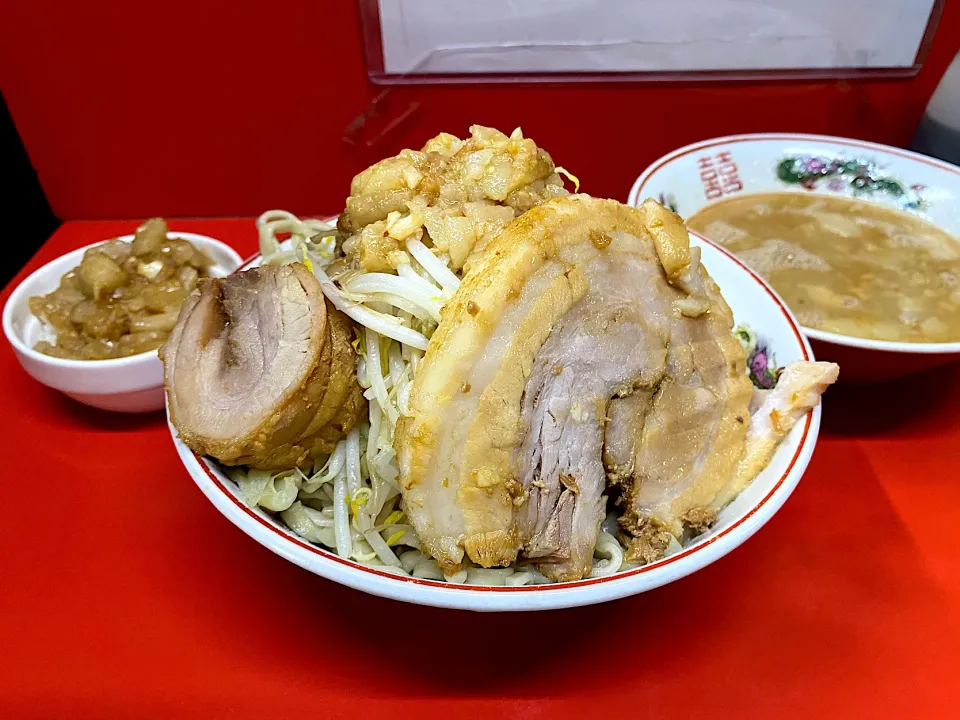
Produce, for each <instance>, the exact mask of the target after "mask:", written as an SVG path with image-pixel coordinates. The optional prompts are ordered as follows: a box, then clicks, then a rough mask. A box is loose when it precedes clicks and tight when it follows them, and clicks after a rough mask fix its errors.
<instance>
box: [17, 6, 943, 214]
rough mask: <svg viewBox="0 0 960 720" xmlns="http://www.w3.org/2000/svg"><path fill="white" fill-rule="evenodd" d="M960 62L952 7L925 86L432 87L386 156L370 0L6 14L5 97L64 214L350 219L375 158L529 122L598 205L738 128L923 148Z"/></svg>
mask: <svg viewBox="0 0 960 720" xmlns="http://www.w3.org/2000/svg"><path fill="white" fill-rule="evenodd" d="M958 48H960V0H947V2H946V6H945V9H944V14H943V18H942V20H941V23H940V28H939V30H938V32H937V35H936V38H935V40H934V44H933V47H932V49H931V52H930V55H929V57H928V59H927V62H926V65H925V66H924V68H923V70H922V71H921V73H920V75H919V76H918V77H916V78H913V79H909V80H882V81H881V80H871V81H861V82H829V83H815V84H811V83H804V84H798V83H788V84H783V83H781V84H774V83H762V84H740V85H718V86H714V87H690V86H672V87H671V86H664V85H661V86H652V85H648V86H644V85H635V86H632V87H628V86H594V87H577V86H567V87H526V88H521V87H503V86H487V87H460V88H455V87H425V88H415V89H414V88H399V89H393V90H391V91H390V96H389V98H390V103H391V104H394V105H395V106H396V107H398V108H399V110H400V111H403V110H404V109H407V108H409V107H410V106H412V105H417V107H416V110H415V111H414V113H413V115H412V116H411V117H410V119H409V121H408V122H407V123H406V124H405V125H403V126H401V127H400V128H399V130H397V131H396V132H394V133H393V134H391V135H389V136H387V137H386V138H385V139H384V140H383V141H382V142H380V143H379V144H377V145H375V146H374V147H372V148H369V149H365V150H360V149H358V148H357V147H355V146H350V145H348V144H346V143H345V142H344V140H343V138H344V131H345V129H346V128H347V126H348V125H349V124H350V123H351V121H352V120H353V119H354V118H355V117H356V116H357V115H359V114H360V113H362V112H363V111H364V110H365V109H366V108H367V106H368V103H369V102H370V100H371V99H372V98H374V97H375V96H376V95H378V94H379V93H380V92H381V91H382V88H377V87H374V86H372V85H369V84H368V83H367V81H366V75H365V71H364V67H363V59H362V57H361V52H360V43H359V30H358V22H357V17H356V5H355V3H354V2H352V1H351V0H311V1H310V2H307V1H305V0H273V1H272V2H264V3H257V4H254V3H245V4H244V3H228V2H210V1H209V0H190V1H185V0H167V1H166V2H163V3H138V2H130V1H129V0H127V1H125V2H121V1H120V0H89V1H88V2H73V3H64V2H53V1H51V0H30V1H29V2H16V1H15V0H0V73H2V75H0V87H2V90H3V93H4V95H5V96H6V99H7V102H8V104H9V107H10V111H11V113H12V115H13V118H14V121H15V122H16V124H17V127H18V128H19V130H20V133H21V135H22V137H23V139H24V142H25V144H26V147H27V151H28V152H29V154H30V157H31V159H32V160H33V163H34V166H35V167H36V169H37V171H38V173H39V175H40V180H41V183H42V184H43V187H44V189H45V190H46V192H47V195H48V197H49V199H50V202H51V204H52V205H53V208H54V211H55V212H56V213H57V214H58V216H60V217H61V218H62V219H77V218H114V217H126V218H139V217H143V216H146V215H155V214H162V215H168V216H191V215H198V216H208V215H255V214H258V213H259V212H260V211H262V210H264V209H267V208H270V207H274V206H280V207H285V208H288V209H290V210H293V211H295V212H301V213H307V212H310V213H321V212H336V211H338V210H339V209H340V208H341V207H342V203H343V199H344V197H345V196H346V194H347V191H348V187H349V180H350V177H351V176H352V175H353V174H354V173H355V172H357V171H358V170H360V169H362V168H363V167H364V166H365V165H366V164H368V163H369V162H370V161H371V160H372V159H376V158H377V157H380V156H384V155H387V154H392V153H394V152H396V151H397V150H399V149H400V148H402V147H404V146H408V145H417V146H419V145H420V144H421V143H422V142H423V141H424V140H425V139H426V138H427V137H429V136H431V135H433V134H435V133H437V132H439V131H441V130H446V131H450V132H454V133H458V134H460V135H463V134H465V133H466V131H467V127H468V126H469V125H470V124H472V123H484V124H487V125H494V126H497V127H500V128H501V129H503V130H510V129H511V128H513V127H514V126H517V125H520V126H522V127H523V129H524V131H525V132H526V133H527V134H528V135H529V136H531V137H533V138H534V139H535V140H536V141H537V142H538V143H539V144H541V145H543V146H544V147H546V148H547V149H548V150H549V151H550V152H551V153H552V154H553V156H554V159H555V160H556V161H557V162H558V163H559V164H562V165H564V166H566V167H567V168H569V169H570V170H571V171H572V172H575V173H576V174H578V175H579V176H580V179H581V180H582V182H583V188H584V190H585V191H587V192H590V193H592V194H595V195H607V196H611V197H616V198H625V197H626V194H627V191H628V190H629V188H630V185H631V183H632V181H633V179H634V178H635V177H636V176H637V175H638V174H639V172H640V171H641V170H642V169H643V168H644V167H645V166H646V165H647V164H648V163H650V162H651V161H652V160H654V159H656V158H657V157H658V156H660V155H661V154H663V153H664V152H667V151H669V150H671V149H673V148H675V147H677V146H679V145H683V144H686V143H688V142H692V141H694V140H699V139H703V138H707V137H710V136H714V135H722V134H727V133H736V132H751V131H805V132H817V133H829V134H837V135H849V136H854V137H859V138H864V139H869V140H878V141H881V142H888V143H894V144H904V143H906V142H908V141H909V139H910V137H911V135H912V133H913V129H914V127H915V126H916V123H917V121H918V119H919V117H920V115H921V113H922V111H923V107H924V105H925V104H926V101H927V99H928V97H929V95H930V93H931V92H932V91H933V89H934V88H935V86H936V83H937V81H938V79H939V77H940V75H941V74H942V73H943V71H944V70H945V69H946V66H947V65H948V64H949V62H950V60H951V59H952V58H953V55H954V54H955V53H956V52H957V50H958Z"/></svg>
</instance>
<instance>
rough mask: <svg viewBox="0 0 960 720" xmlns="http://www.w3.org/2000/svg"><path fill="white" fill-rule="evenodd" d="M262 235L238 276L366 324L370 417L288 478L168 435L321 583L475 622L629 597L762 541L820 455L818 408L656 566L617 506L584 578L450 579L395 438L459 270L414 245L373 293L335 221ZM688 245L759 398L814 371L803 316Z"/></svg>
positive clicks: (493, 574)
mask: <svg viewBox="0 0 960 720" xmlns="http://www.w3.org/2000/svg"><path fill="white" fill-rule="evenodd" d="M258 228H259V231H260V234H261V247H262V249H263V250H264V254H263V255H261V256H260V257H257V258H255V259H253V260H252V261H250V262H249V263H248V264H247V265H246V266H245V268H243V269H248V268H254V267H259V266H262V265H264V264H265V263H272V264H282V263H287V262H293V261H297V260H300V261H302V260H307V261H308V264H309V266H310V267H311V270H312V271H313V273H315V274H316V275H317V277H318V278H319V279H320V281H321V283H324V286H325V288H324V289H325V292H327V293H329V294H328V298H329V297H330V296H332V297H333V303H334V304H335V305H337V306H338V307H339V308H341V309H342V310H343V311H344V312H345V313H348V315H349V316H350V317H351V318H352V319H353V320H354V321H355V322H356V324H357V336H356V338H355V347H357V348H358V349H359V352H358V358H359V363H360V364H361V366H362V367H361V372H360V373H359V377H360V378H361V385H362V386H363V388H364V394H365V396H366V399H367V402H368V415H367V416H366V417H364V418H362V419H361V420H360V421H359V422H357V424H356V425H355V426H354V427H353V428H352V429H351V430H350V432H349V433H347V435H346V437H344V438H343V439H342V440H340V441H339V442H338V443H337V444H336V447H335V448H334V449H333V450H332V452H330V453H328V454H324V455H322V456H321V457H318V458H317V459H316V461H315V462H314V463H313V464H312V465H310V466H309V467H303V466H300V467H297V468H292V469H289V470H281V471H268V470H252V469H249V468H243V467H230V466H227V465H223V464H221V463H219V462H217V461H216V460H214V459H212V458H210V457H204V456H202V454H198V453H196V452H194V450H192V449H191V448H190V447H189V446H188V445H187V444H186V443H184V442H183V441H182V439H180V438H179V437H178V433H177V431H176V429H175V428H174V427H173V426H171V432H172V434H173V437H174V442H175V445H176V449H177V452H178V453H179V455H180V457H181V459H182V461H183V464H184V466H185V468H186V469H187V471H188V472H189V474H190V476H191V477H192V478H193V480H194V481H195V483H196V484H197V485H198V487H199V488H200V490H201V491H202V492H203V493H204V495H205V496H206V497H207V498H208V499H209V500H210V501H211V502H212V503H213V505H214V506H215V507H216V508H217V509H218V510H219V511H220V512H221V513H222V514H223V515H224V516H225V517H226V518H227V519H228V520H229V521H230V522H231V523H233V524H234V525H235V526H237V527H238V528H240V529H241V530H242V531H243V532H244V533H246V534H247V535H248V536H250V537H251V538H253V539H254V540H255V541H256V542H258V543H260V544H261V545H263V546H265V547H267V548H268V549H270V550H271V551H273V552H274V553H276V554H277V555H279V556H281V557H283V558H284V559H286V560H288V561H290V562H293V563H295V564H296V565H299V566H300V567H302V568H304V569H306V570H308V571H310V572H312V573H315V574H317V575H319V576H322V577H324V578H327V579H329V580H332V581H334V582H337V583H340V584H343V585H347V586H349V587H352V588H356V589H358V590H361V591H364V592H368V593H371V594H374V595H378V596H381V597H386V598H392V599H396V600H400V601H405V602H411V603H417V604H423V605H432V606H437V607H445V608H455V609H463V610H473V611H532V610H546V609H554V608H564V607H573V606H579V605H587V604H593V603H599V602H605V601H609V600H613V599H616V598H621V597H625V596H629V595H634V594H637V593H641V592H644V591H647V590H650V589H652V588H656V587H658V586H661V585H664V584H666V583H669V582H672V581H674V580H677V579H679V578H681V577H684V576H686V575H688V574H690V573H692V572H695V571H696V570H698V569H700V568H703V567H705V566H706V565H708V564H710V563H712V562H714V561H715V560H717V559H718V558H720V557H722V556H723V555H725V554H726V553H728V552H730V551H731V550H733V549H734V548H736V547H737V546H738V545H740V544H741V543H743V542H744V541H745V540H747V539H748V538H749V537H750V536H752V535H753V534H754V533H756V532H757V531H758V530H759V529H760V528H761V527H762V526H763V525H764V524H765V523H766V522H767V521H768V520H769V519H770V518H771V517H772V516H773V514H774V513H775V512H777V510H778V509H779V508H780V507H781V506H782V505H783V503H784V502H785V501H786V500H787V498H788V497H789V496H790V494H791V492H792V491H793V489H794V488H795V487H796V485H797V483H798V481H799V480H800V477H801V476H802V475H803V472H804V470H805V468H806V466H807V463H808V462H809V460H810V457H811V455H812V453H813V450H814V446H815V444H816V439H817V433H818V428H819V424H820V412H821V411H820V407H819V406H817V407H815V408H814V409H813V410H812V411H811V412H809V413H807V414H806V415H805V416H804V417H802V419H800V421H799V422H797V424H796V425H795V426H793V427H792V429H791V430H790V431H789V432H788V433H787V434H786V436H785V437H784V438H783V440H782V442H781V443H780V444H779V446H778V448H777V449H776V452H775V453H774V455H773V457H772V459H771V460H770V462H769V463H768V464H767V465H766V466H765V467H764V468H763V470H762V471H761V472H760V473H759V474H758V475H757V476H756V478H755V479H754V480H753V481H752V482H751V483H750V484H749V485H748V486H747V487H746V488H745V489H743V491H742V492H740V493H739V495H738V496H737V497H736V498H735V499H734V500H733V501H732V502H731V503H730V504H728V505H726V506H725V507H724V508H723V509H722V510H721V511H720V512H719V514H718V516H717V518H716V522H715V523H713V524H712V525H711V526H710V527H709V529H707V530H706V531H705V532H703V533H702V534H699V535H697V536H696V537H692V538H681V539H680V541H679V542H677V541H674V542H672V543H671V547H669V548H667V550H666V551H665V552H664V553H663V555H662V557H660V558H659V559H657V560H655V561H652V562H643V561H640V562H631V561H629V560H628V559H627V557H626V553H625V548H624V546H623V544H622V543H621V542H620V541H619V540H618V537H617V531H616V526H617V516H618V513H617V511H616V509H615V508H614V507H613V506H611V507H610V512H609V514H608V516H607V518H606V519H605V520H604V521H603V523H602V527H601V530H600V533H599V537H598V540H597V543H596V548H595V550H594V552H593V559H592V563H591V568H590V569H589V572H588V573H586V575H585V576H584V577H582V578H581V579H579V580H576V581H570V582H553V581H551V580H550V579H549V578H547V577H545V576H544V575H542V574H541V573H540V572H538V571H537V570H536V569H535V568H534V567H533V566H531V565H525V564H522V563H519V564H517V563H515V564H512V565H511V566H509V567H502V568H501V567H493V568H485V567H480V566H478V565H476V564H474V563H471V562H465V563H464V564H463V565H462V567H461V568H460V569H458V570H457V571H456V572H453V573H448V572H445V569H444V568H443V567H442V566H441V565H439V564H438V563H437V562H436V561H435V560H434V559H433V558H431V557H430V555H429V554H427V553H426V552H425V551H424V549H423V548H422V547H421V544H420V542H419V541H418V538H417V535H416V532H415V530H414V528H413V527H412V525H411V522H410V520H409V518H408V517H407V516H406V515H405V514H404V512H403V509H404V507H403V505H402V504H401V493H400V491H399V487H398V476H399V474H400V468H399V466H398V459H397V452H396V450H395V448H394V442H393V440H394V433H395V425H396V421H397V418H402V417H403V416H404V415H405V414H406V413H409V412H410V404H411V399H410V393H411V386H412V384H413V376H414V375H415V372H416V369H417V364H418V363H420V362H422V361H423V350H424V349H425V348H426V346H427V344H428V343H429V341H430V339H431V335H432V333H433V332H435V331H436V327H437V323H436V322H431V321H430V319H431V318H436V319H439V317H440V310H442V309H443V305H444V304H445V303H446V302H449V301H450V298H451V297H452V296H453V295H454V293H455V292H456V290H457V286H458V285H459V283H460V282H461V281H462V278H461V277H460V274H459V273H454V272H452V271H451V270H450V269H449V268H448V267H447V266H446V264H445V263H443V262H437V257H436V256H435V255H434V254H431V253H429V252H425V248H423V247H419V246H418V244H417V243H416V242H410V243H407V245H406V248H405V250H404V251H405V252H406V253H407V254H408V258H405V261H406V262H407V263H408V265H407V267H409V268H410V269H411V270H413V271H414V273H415V275H414V274H409V275H408V274H407V273H402V274H401V275H399V280H403V281H407V282H393V283H392V284H389V285H386V284H381V285H378V284H377V283H378V282H380V283H383V281H384V278H382V277H380V278H377V277H364V275H363V274H357V275H355V276H354V277H352V278H349V279H348V280H347V281H346V282H339V281H338V282H336V283H334V282H333V280H331V278H330V277H329V275H328V272H332V270H331V268H330V263H332V262H333V260H334V252H333V250H334V246H335V243H336V241H337V240H336V235H337V229H336V226H335V223H334V222H333V221H331V220H325V221H324V220H300V219H298V218H296V217H295V216H292V215H290V214H289V213H284V212H280V211H272V212H270V213H265V214H264V215H263V216H262V217H261V218H260V220H259V221H258ZM691 243H692V245H693V246H694V247H696V248H699V252H700V253H701V257H702V262H703V264H704V266H705V267H706V268H707V269H708V270H709V272H710V275H711V277H712V278H713V279H714V280H715V281H716V283H717V284H718V285H719V286H720V287H722V288H723V291H724V297H725V298H726V300H727V302H728V304H729V306H730V308H731V309H732V311H733V314H734V317H735V320H736V322H737V323H738V333H739V335H740V337H741V338H742V339H743V342H744V343H745V346H746V349H747V350H748V352H749V357H750V360H749V365H750V368H751V369H750V373H751V377H752V379H753V380H754V383H755V384H756V385H757V386H758V387H759V386H761V385H762V383H763V382H764V381H765V380H764V378H765V377H768V376H769V377H774V376H775V375H776V367H777V364H781V365H785V364H788V363H791V362H794V361H809V360H812V358H813V355H812V352H811V350H810V346H809V345H808V343H807V341H806V339H805V338H804V336H803V335H802V334H801V332H800V328H799V326H798V324H797V322H796V320H795V319H794V317H793V315H792V314H791V312H790V311H789V310H788V309H787V307H786V306H785V305H784V304H783V302H782V301H781V300H780V298H779V297H778V295H777V294H776V293H775V292H774V291H773V290H772V289H771V288H770V287H769V286H768V285H767V284H766V283H765V282H764V281H763V280H762V279H761V278H760V277H759V276H758V275H757V274H755V273H754V272H753V271H751V270H750V269H749V268H748V267H747V266H746V265H745V264H743V263H742V262H741V261H739V260H738V259H736V258H735V257H734V256H733V255H732V254H730V253H729V252H728V251H726V250H725V249H723V248H722V247H719V246H716V245H714V244H712V243H711V242H709V241H707V240H703V239H700V238H696V237H694V238H692V239H691ZM368 275H374V274H373V273H369V274H368ZM404 275H406V277H404ZM375 293H379V295H378V296H377V297H378V299H380V300H381V301H382V299H383V298H384V296H385V295H390V296H393V297H394V300H395V302H396V305H398V306H402V307H405V308H407V312H408V313H409V314H408V317H416V315H419V316H422V317H423V318H426V320H425V321H423V322H421V323H408V324H406V325H404V326H398V325H397V324H396V323H393V322H391V321H389V320H385V319H384V318H383V317H382V311H384V310H385V309H386V308H385V307H384V305H382V304H380V302H378V301H377V300H376V299H374V300H369V299H368V297H369V296H370V295H374V294H375ZM365 294H369V295H365ZM414 312H415V313H416V315H414V314H413V313H414ZM398 314H399V312H398ZM377 354H379V355H381V356H382V357H377ZM374 364H375V366H376V367H378V368H380V369H381V372H380V374H379V377H378V378H376V379H374V378H373V377H372V376H373V373H367V372H366V368H367V367H372V366H373V365H374ZM363 366H365V367H363Z"/></svg>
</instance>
